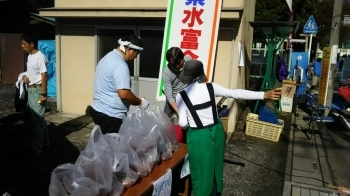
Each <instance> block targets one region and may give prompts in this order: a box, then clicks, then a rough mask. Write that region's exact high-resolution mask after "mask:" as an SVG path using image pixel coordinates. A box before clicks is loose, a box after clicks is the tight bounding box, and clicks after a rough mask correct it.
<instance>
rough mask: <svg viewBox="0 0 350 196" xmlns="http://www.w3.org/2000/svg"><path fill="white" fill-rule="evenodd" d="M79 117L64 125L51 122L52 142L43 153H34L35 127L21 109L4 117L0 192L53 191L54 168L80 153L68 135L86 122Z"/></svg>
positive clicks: (18, 195)
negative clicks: (25, 119)
mask: <svg viewBox="0 0 350 196" xmlns="http://www.w3.org/2000/svg"><path fill="white" fill-rule="evenodd" d="M84 119H86V118H84ZM79 120H81V119H78V120H77V119H73V120H71V121H68V122H66V123H64V124H62V125H60V126H55V125H53V124H50V125H48V131H49V139H50V146H48V147H43V149H42V153H41V155H40V156H39V157H32V156H31V154H30V150H31V140H30V138H31V136H32V135H33V129H31V126H30V124H29V123H24V122H23V121H22V117H21V114H19V113H14V114H10V115H8V116H5V117H3V118H1V119H0V133H1V139H0V149H1V160H2V161H1V162H0V174H1V177H0V194H3V193H5V192H7V193H9V194H10V195H11V196H22V195H23V196H24V195H38V196H41V195H43V196H44V195H49V193H48V188H49V184H50V176H51V172H52V171H53V169H54V168H56V167H57V166H58V165H61V164H64V163H74V162H75V161H76V159H77V157H78V155H79V154H80V151H79V149H78V148H77V147H76V146H75V145H72V143H71V142H69V141H68V140H67V139H66V135H68V134H70V133H71V132H73V131H76V130H78V127H81V126H84V125H85V124H82V123H81V121H79ZM79 122H80V125H79ZM72 125H74V127H75V128H72ZM68 127H71V129H68Z"/></svg>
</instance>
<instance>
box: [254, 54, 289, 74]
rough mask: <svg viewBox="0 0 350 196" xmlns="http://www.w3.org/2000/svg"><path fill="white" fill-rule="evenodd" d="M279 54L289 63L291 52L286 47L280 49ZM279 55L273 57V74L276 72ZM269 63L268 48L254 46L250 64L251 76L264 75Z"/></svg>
mask: <svg viewBox="0 0 350 196" xmlns="http://www.w3.org/2000/svg"><path fill="white" fill-rule="evenodd" d="M279 54H280V55H281V57H282V59H283V60H284V62H285V63H286V65H288V64H289V58H290V53H289V51H286V50H284V49H280V50H279ZM277 58H278V55H275V57H274V59H273V67H272V74H275V73H276V72H275V70H276V66H277V60H278V59H277ZM266 63H267V49H265V48H252V60H251V64H250V77H258V78H259V77H263V76H264V75H265V72H266Z"/></svg>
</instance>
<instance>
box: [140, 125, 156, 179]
mask: <svg viewBox="0 0 350 196" xmlns="http://www.w3.org/2000/svg"><path fill="white" fill-rule="evenodd" d="M157 131H158V129H157V125H154V127H153V128H152V130H151V131H150V133H149V134H148V135H147V136H146V137H145V138H144V139H143V140H142V141H141V143H140V144H139V145H138V146H137V149H136V153H137V154H138V156H139V157H140V159H141V162H142V164H143V165H144V166H145V167H146V171H147V172H148V173H151V171H152V168H153V165H154V163H155V161H156V160H157V159H159V156H158V152H157V138H158V132H157Z"/></svg>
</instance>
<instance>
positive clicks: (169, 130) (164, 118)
mask: <svg viewBox="0 0 350 196" xmlns="http://www.w3.org/2000/svg"><path fill="white" fill-rule="evenodd" d="M153 114H154V115H155V117H156V118H157V119H158V122H161V123H162V124H163V125H164V127H165V131H166V134H167V135H168V138H169V140H170V142H171V144H172V148H173V149H174V150H176V149H180V147H181V146H180V144H179V142H178V140H177V137H176V133H175V128H174V125H173V124H172V123H171V121H170V119H169V118H168V115H166V114H165V113H164V112H163V111H161V110H160V109H159V107H158V106H157V107H155V108H154V109H153Z"/></svg>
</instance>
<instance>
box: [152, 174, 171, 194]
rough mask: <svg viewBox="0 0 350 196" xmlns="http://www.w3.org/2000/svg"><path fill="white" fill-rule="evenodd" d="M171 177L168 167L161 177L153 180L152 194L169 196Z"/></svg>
mask: <svg viewBox="0 0 350 196" xmlns="http://www.w3.org/2000/svg"><path fill="white" fill-rule="evenodd" d="M172 177H173V176H172V173H171V169H169V170H168V171H167V172H166V173H165V174H164V175H163V176H162V177H160V178H159V179H158V180H157V181H155V182H153V193H152V196H170V194H171V183H172Z"/></svg>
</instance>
